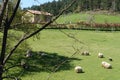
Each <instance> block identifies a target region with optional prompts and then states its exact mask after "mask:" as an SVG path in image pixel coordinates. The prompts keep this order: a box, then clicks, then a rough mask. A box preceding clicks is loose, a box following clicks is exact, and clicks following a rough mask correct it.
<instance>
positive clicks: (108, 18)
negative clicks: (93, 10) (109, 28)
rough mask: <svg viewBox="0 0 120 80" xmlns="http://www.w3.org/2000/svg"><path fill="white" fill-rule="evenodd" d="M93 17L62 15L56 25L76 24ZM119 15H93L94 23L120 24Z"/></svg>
mask: <svg viewBox="0 0 120 80" xmlns="http://www.w3.org/2000/svg"><path fill="white" fill-rule="evenodd" d="M91 16H93V14H88V13H77V14H68V15H63V16H62V17H61V18H59V19H58V20H57V22H58V23H69V22H72V23H76V22H78V21H89V18H90V17H91ZM119 17H120V15H105V14H94V19H93V21H94V22H97V23H104V22H107V23H120V18H119Z"/></svg>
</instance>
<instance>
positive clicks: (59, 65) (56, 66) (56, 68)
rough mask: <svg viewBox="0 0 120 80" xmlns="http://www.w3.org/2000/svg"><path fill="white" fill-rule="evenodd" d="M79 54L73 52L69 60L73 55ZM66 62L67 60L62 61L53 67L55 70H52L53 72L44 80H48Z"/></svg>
mask: <svg viewBox="0 0 120 80" xmlns="http://www.w3.org/2000/svg"><path fill="white" fill-rule="evenodd" d="M78 52H79V50H77V51H75V52H74V53H73V54H72V55H71V56H70V57H69V58H72V57H73V56H74V55H76V54H77V53H78ZM67 61H69V60H68V59H67V60H64V61H62V62H61V63H60V64H58V65H55V68H54V69H53V71H52V72H51V73H50V74H49V76H48V77H47V79H46V80H49V79H50V77H51V75H52V74H54V73H55V72H56V71H57V70H58V69H59V68H60V67H61V66H62V65H63V64H64V63H66V62H67Z"/></svg>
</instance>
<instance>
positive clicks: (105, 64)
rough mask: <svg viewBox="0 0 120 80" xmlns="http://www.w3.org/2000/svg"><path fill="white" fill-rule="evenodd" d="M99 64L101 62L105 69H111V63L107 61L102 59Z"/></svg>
mask: <svg viewBox="0 0 120 80" xmlns="http://www.w3.org/2000/svg"><path fill="white" fill-rule="evenodd" d="M101 64H102V67H104V68H106V69H111V68H112V66H111V64H110V63H108V62H105V61H102V63H101Z"/></svg>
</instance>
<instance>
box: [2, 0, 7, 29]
mask: <svg viewBox="0 0 120 80" xmlns="http://www.w3.org/2000/svg"><path fill="white" fill-rule="evenodd" d="M8 1H9V0H4V1H3V4H2V7H1V10H0V27H1V25H2V20H3V17H4V13H5V10H6V6H7V3H8Z"/></svg>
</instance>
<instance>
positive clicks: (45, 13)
mask: <svg viewBox="0 0 120 80" xmlns="http://www.w3.org/2000/svg"><path fill="white" fill-rule="evenodd" d="M27 11H28V12H30V13H32V14H44V15H48V16H52V14H50V13H48V12H44V11H37V10H27Z"/></svg>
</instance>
